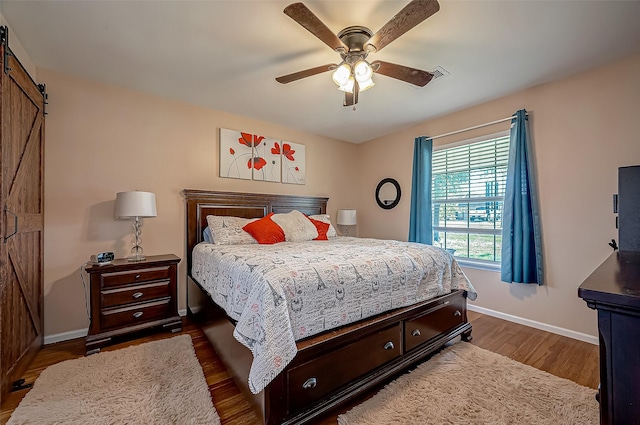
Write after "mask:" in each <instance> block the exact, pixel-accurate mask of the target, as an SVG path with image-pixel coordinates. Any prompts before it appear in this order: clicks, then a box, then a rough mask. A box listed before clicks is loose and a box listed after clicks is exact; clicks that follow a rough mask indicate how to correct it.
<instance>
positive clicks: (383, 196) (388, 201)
mask: <svg viewBox="0 0 640 425" xmlns="http://www.w3.org/2000/svg"><path fill="white" fill-rule="evenodd" d="M376 202H377V203H378V205H379V206H380V208H384V209H385V210H390V209H391V208H393V207H395V206H396V205H398V202H400V184H399V183H398V182H397V181H396V179H392V178H386V179H382V180H381V181H380V183H378V187H376Z"/></svg>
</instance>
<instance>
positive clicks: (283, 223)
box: [271, 210, 318, 242]
mask: <svg viewBox="0 0 640 425" xmlns="http://www.w3.org/2000/svg"><path fill="white" fill-rule="evenodd" d="M271 220H273V222H274V223H276V224H277V225H278V226H280V227H281V228H282V230H283V231H284V239H285V240H286V241H287V242H302V241H311V240H313V239H315V238H317V237H318V229H316V226H315V225H314V224H313V223H312V222H311V220H309V219H308V218H307V216H306V215H304V214H302V213H301V212H300V211H298V210H293V211H291V212H288V213H286V214H274V215H272V216H271Z"/></svg>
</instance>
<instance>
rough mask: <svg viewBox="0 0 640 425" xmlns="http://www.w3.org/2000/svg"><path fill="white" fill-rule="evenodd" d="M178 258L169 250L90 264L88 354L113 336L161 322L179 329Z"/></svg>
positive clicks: (168, 327)
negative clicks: (99, 263)
mask: <svg viewBox="0 0 640 425" xmlns="http://www.w3.org/2000/svg"><path fill="white" fill-rule="evenodd" d="M179 262H180V258H178V257H176V256H175V255H173V254H169V255H155V256H149V257H147V259H146V260H144V261H137V262H130V261H127V260H126V259H117V260H114V261H113V263H111V264H107V265H102V266H97V265H94V266H89V267H87V268H86V272H87V274H88V275H89V285H90V287H91V288H90V292H91V324H90V325H89V332H88V335H87V354H93V353H96V352H98V351H100V348H101V347H102V346H104V345H106V344H108V343H109V342H110V341H111V339H112V338H113V337H116V336H120V335H125V334H128V333H131V332H135V331H139V330H143V329H147V328H151V327H160V326H161V327H164V328H167V329H171V330H172V331H174V332H176V331H179V330H180V329H181V326H182V321H181V319H180V316H179V315H178V309H177V290H176V288H177V285H178V263H179Z"/></svg>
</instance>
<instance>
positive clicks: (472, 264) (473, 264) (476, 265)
mask: <svg viewBox="0 0 640 425" xmlns="http://www.w3.org/2000/svg"><path fill="white" fill-rule="evenodd" d="M454 258H455V259H456V261H457V262H458V264H460V266H462V267H469V268H472V269H478V270H487V271H490V272H497V273H500V264H492V263H485V262H480V261H473V260H469V259H467V258H458V257H454Z"/></svg>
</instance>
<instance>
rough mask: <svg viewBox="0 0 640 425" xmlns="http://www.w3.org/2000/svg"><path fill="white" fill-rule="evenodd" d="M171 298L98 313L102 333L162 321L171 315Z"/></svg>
mask: <svg viewBox="0 0 640 425" xmlns="http://www.w3.org/2000/svg"><path fill="white" fill-rule="evenodd" d="M170 301H171V298H164V299H160V300H158V301H154V302H150V303H143V304H135V305H131V306H127V307H123V308H114V309H108V310H102V311H101V312H100V315H101V316H102V317H101V319H102V320H101V321H102V329H103V331H106V330H109V329H115V328H120V327H125V326H133V325H137V324H139V323H146V322H149V321H152V320H157V319H162V318H165V317H167V316H169V314H170V313H171V311H170Z"/></svg>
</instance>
